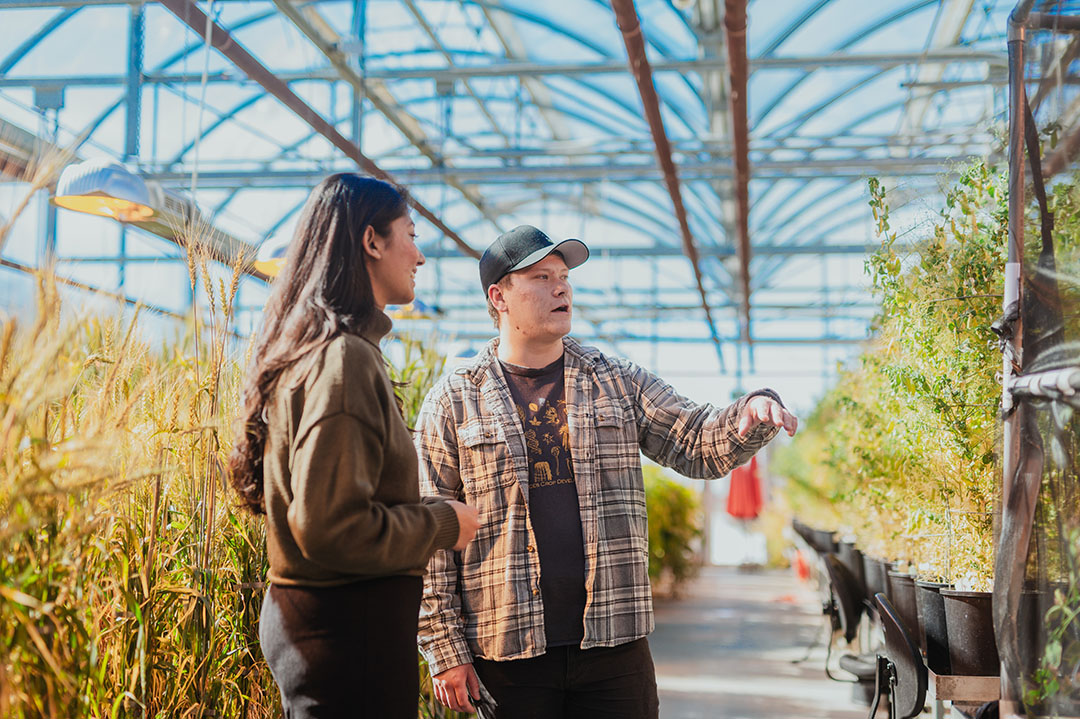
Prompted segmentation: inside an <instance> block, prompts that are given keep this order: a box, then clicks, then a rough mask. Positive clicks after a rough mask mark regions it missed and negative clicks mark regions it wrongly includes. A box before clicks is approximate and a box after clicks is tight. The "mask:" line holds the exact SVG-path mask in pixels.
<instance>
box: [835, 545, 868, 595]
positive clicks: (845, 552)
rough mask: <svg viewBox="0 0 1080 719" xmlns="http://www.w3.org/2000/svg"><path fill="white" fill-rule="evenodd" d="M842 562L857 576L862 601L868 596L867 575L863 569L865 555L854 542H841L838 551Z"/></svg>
mask: <svg viewBox="0 0 1080 719" xmlns="http://www.w3.org/2000/svg"><path fill="white" fill-rule="evenodd" d="M836 556H837V557H839V559H840V562H841V563H842V564H843V565H844V566H845V567H847V568H848V569H849V570H851V576H853V577H855V583H856V585H857V586H858V590H859V592H861V594H860V596H859V597H858V599H859V601H862V600H863V599H864V598H865V597H866V596H867V594H866V577H865V574H864V571H863V555H862V552H860V551H859V550H858V549H856V548H855V543H854V542H840V547H839V551H838V552H837V555H836Z"/></svg>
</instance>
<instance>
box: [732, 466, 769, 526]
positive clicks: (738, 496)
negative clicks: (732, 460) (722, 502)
mask: <svg viewBox="0 0 1080 719" xmlns="http://www.w3.org/2000/svg"><path fill="white" fill-rule="evenodd" d="M761 506H762V500H761V477H760V475H759V474H758V465H757V457H753V458H751V459H750V461H749V462H748V463H746V464H744V465H742V466H741V467H736V468H735V469H734V470H733V471H732V472H731V488H730V489H729V490H728V497H727V512H728V514H730V515H731V516H732V517H735V518H737V519H754V518H756V517H757V516H758V515H759V514H761Z"/></svg>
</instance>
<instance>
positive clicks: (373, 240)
mask: <svg viewBox="0 0 1080 719" xmlns="http://www.w3.org/2000/svg"><path fill="white" fill-rule="evenodd" d="M360 245H361V247H363V248H364V252H365V253H366V254H367V256H368V257H370V258H371V259H373V260H381V259H382V257H383V252H384V251H385V250H386V243H385V242H384V241H383V238H382V237H379V235H378V233H376V232H375V228H374V227H372V226H371V225H368V226H367V227H365V228H364V234H363V236H362V237H361V238H360Z"/></svg>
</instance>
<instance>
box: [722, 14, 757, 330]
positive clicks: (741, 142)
mask: <svg viewBox="0 0 1080 719" xmlns="http://www.w3.org/2000/svg"><path fill="white" fill-rule="evenodd" d="M724 34H725V36H726V37H727V52H728V78H729V85H728V100H729V103H730V113H729V117H730V120H731V144H732V161H733V165H734V172H735V182H734V187H733V189H734V191H735V198H734V199H735V232H736V244H735V247H736V249H737V251H738V252H737V254H738V258H739V291H740V297H739V300H740V302H741V303H742V313H741V314H742V317H741V321H740V323H739V324H740V326H741V331H740V333H739V334H740V336H741V339H742V340H743V341H744V342H746V344H747V347H751V346H752V345H751V343H750V149H749V148H750V124H749V120H748V118H747V97H746V86H747V82H746V77H747V75H748V71H747V67H746V0H726V2H725V3H724Z"/></svg>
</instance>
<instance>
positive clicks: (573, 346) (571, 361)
mask: <svg viewBox="0 0 1080 719" xmlns="http://www.w3.org/2000/svg"><path fill="white" fill-rule="evenodd" d="M498 348H499V338H498V337H495V338H493V339H492V340H490V341H489V342H488V343H487V344H486V345H484V349H482V350H480V353H479V354H477V355H476V357H475V358H474V359H473V360H472V361H471V362H469V363H468V364H466V365H463V366H462V367H459V368H458V370H457V372H458V373H459V374H463V375H466V376H467V377H468V378H469V379H471V380H472V381H473V382H475V383H476V384H480V383H481V382H483V381H484V375H486V374H487V373H488V372H491V371H492V370H493V368H494V367H495V365H497V364H498V362H499V355H498V354H497V350H498ZM563 352H564V353H565V354H564V357H565V358H566V363H567V365H579V366H581V367H583V368H584V369H585V370H586V371H589V372H591V371H594V370H595V366H596V362H597V360H598V359H599V357H600V351H599V350H597V349H596V348H595V347H585V346H584V345H582V344H581V343H579V342H578V341H577V340H575V339H574V338H572V337H569V336H567V337H563Z"/></svg>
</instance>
